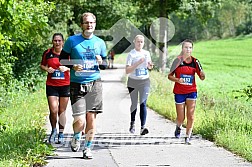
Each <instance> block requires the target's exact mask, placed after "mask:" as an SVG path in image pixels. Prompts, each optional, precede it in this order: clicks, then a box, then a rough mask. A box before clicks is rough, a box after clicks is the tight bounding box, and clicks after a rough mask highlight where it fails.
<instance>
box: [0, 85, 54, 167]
mask: <svg viewBox="0 0 252 167" xmlns="http://www.w3.org/2000/svg"><path fill="white" fill-rule="evenodd" d="M43 92H44V90H40V91H38V92H37V93H34V94H32V93H29V92H24V91H19V92H17V93H16V94H15V96H14V97H13V101H12V103H11V104H9V106H8V108H7V109H6V110H5V111H3V112H2V113H1V117H0V122H2V123H3V124H4V127H5V128H4V129H3V130H2V131H0V166H33V165H34V164H36V165H38V164H40V166H41V165H44V164H45V156H46V155H49V154H52V147H50V146H49V145H46V144H45V143H44V139H45V137H46V136H45V135H46V133H45V130H44V128H43V126H44V123H45V112H44V110H45V108H46V104H47V103H46V98H43V96H44V93H43ZM41 99H44V100H41ZM0 125H1V124H0ZM0 127H1V126H0ZM7 164H8V165H7Z"/></svg>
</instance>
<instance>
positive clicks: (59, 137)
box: [57, 133, 64, 144]
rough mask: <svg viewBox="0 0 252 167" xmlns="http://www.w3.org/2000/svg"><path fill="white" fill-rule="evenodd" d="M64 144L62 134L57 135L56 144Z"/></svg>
mask: <svg viewBox="0 0 252 167" xmlns="http://www.w3.org/2000/svg"><path fill="white" fill-rule="evenodd" d="M63 142H64V134H63V133H59V135H58V143H57V144H62V143H63Z"/></svg>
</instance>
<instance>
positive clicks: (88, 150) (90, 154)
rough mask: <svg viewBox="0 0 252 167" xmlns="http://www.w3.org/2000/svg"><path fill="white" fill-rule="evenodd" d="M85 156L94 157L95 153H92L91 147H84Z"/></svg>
mask: <svg viewBox="0 0 252 167" xmlns="http://www.w3.org/2000/svg"><path fill="white" fill-rule="evenodd" d="M83 158H84V159H92V158H93V155H92V153H91V149H90V148H84V150H83Z"/></svg>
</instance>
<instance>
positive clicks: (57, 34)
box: [52, 33, 64, 41]
mask: <svg viewBox="0 0 252 167" xmlns="http://www.w3.org/2000/svg"><path fill="white" fill-rule="evenodd" d="M55 36H61V38H62V40H63V41H64V37H63V35H62V34H61V33H54V34H53V37H52V40H53V39H54V37H55Z"/></svg>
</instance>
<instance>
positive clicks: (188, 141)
mask: <svg viewBox="0 0 252 167" xmlns="http://www.w3.org/2000/svg"><path fill="white" fill-rule="evenodd" d="M185 144H187V145H191V143H190V138H189V137H185Z"/></svg>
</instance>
